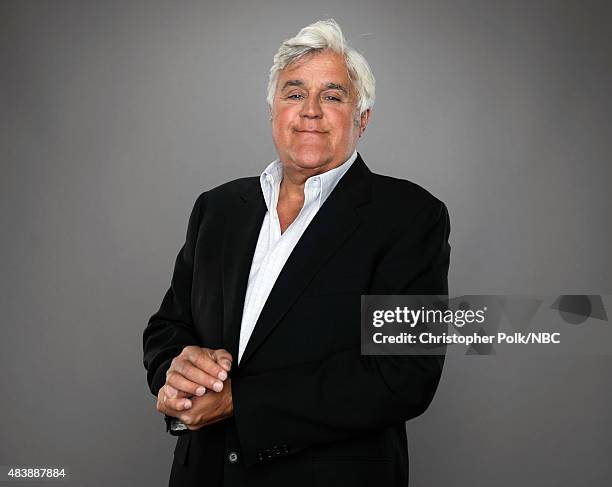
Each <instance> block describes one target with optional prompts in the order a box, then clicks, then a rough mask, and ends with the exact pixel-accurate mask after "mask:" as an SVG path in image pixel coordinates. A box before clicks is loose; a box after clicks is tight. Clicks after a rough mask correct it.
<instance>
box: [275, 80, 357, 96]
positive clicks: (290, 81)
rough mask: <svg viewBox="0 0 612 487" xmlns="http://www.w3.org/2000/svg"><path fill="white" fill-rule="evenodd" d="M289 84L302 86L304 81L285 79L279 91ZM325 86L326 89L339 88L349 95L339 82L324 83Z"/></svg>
mask: <svg viewBox="0 0 612 487" xmlns="http://www.w3.org/2000/svg"><path fill="white" fill-rule="evenodd" d="M290 86H304V82H303V81H302V80H301V79H290V80H287V81H285V83H284V84H283V87H282V89H281V91H284V90H285V89H286V88H288V87H290ZM325 88H326V89H328V90H340V91H342V92H343V93H344V94H345V95H347V96H349V91H348V90H347V89H346V88H345V87H344V86H342V85H341V84H338V83H327V84H326V85H325Z"/></svg>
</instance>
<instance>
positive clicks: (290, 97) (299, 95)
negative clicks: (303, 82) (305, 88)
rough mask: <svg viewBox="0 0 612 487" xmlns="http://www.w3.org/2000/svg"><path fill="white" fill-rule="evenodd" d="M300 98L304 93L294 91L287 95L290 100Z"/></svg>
mask: <svg viewBox="0 0 612 487" xmlns="http://www.w3.org/2000/svg"><path fill="white" fill-rule="evenodd" d="M300 98H302V95H301V94H299V93H294V94H293V95H289V96H288V97H287V99H288V100H299V99H300Z"/></svg>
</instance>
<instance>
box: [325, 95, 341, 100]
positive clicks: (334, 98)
mask: <svg viewBox="0 0 612 487" xmlns="http://www.w3.org/2000/svg"><path fill="white" fill-rule="evenodd" d="M325 99H326V100H329V101H341V100H340V98H338V97H337V96H334V95H327V96H326V97H325Z"/></svg>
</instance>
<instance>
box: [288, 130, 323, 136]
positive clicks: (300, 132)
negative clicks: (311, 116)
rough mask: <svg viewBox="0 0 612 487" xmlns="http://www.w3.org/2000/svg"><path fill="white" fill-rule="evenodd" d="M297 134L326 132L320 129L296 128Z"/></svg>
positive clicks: (321, 133)
mask: <svg viewBox="0 0 612 487" xmlns="http://www.w3.org/2000/svg"><path fill="white" fill-rule="evenodd" d="M296 132H297V133H298V134H320V135H323V134H326V133H327V132H323V131H321V130H296Z"/></svg>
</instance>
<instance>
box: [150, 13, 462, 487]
mask: <svg viewBox="0 0 612 487" xmlns="http://www.w3.org/2000/svg"><path fill="white" fill-rule="evenodd" d="M268 103H269V105H270V113H271V122H272V137H273V140H274V144H275V146H276V150H277V152H278V156H279V159H278V160H277V161H275V162H273V163H272V164H270V165H269V166H268V167H267V168H266V170H265V171H264V172H263V174H262V175H261V177H260V178H244V179H239V180H236V181H232V182H230V183H227V184H224V185H222V186H219V187H217V188H215V189H212V190H210V191H207V192H205V193H203V194H202V195H200V197H199V198H198V199H197V201H196V203H195V206H194V209H193V211H192V213H191V217H190V219H189V225H188V229H187V238H186V242H185V245H184V246H183V248H182V249H181V251H180V252H179V254H178V257H177V260H176V265H175V269H174V275H173V278H172V284H171V287H170V289H169V290H168V292H167V294H166V296H165V297H164V300H163V302H162V305H161V308H160V310H159V311H158V312H157V313H156V314H155V315H153V316H152V317H151V319H150V321H149V324H148V326H147V328H146V330H145V332H144V362H145V367H146V369H147V372H148V375H147V378H148V383H149V386H150V388H151V391H152V392H153V394H154V395H156V396H157V408H158V410H159V411H160V412H162V413H164V414H165V415H166V417H167V418H175V419H176V420H175V423H174V424H180V423H178V422H177V421H178V420H180V421H181V422H182V424H184V425H185V426H186V428H187V429H186V430H185V432H186V434H183V435H182V436H180V437H179V438H178V441H177V445H176V449H175V456H174V462H173V466H172V472H171V477H170V484H171V485H176V486H179V485H180V486H191V485H194V486H195V485H206V486H222V485H223V486H242V485H247V486H259V485H261V486H263V485H266V486H288V485H291V486H302V485H303V486H313V485H315V486H316V485H347V486H348V485H350V486H356V485H376V486H387V485H388V486H396V485H397V486H399V485H403V486H405V485H406V484H407V482H408V456H407V445H406V433H405V421H406V420H408V419H410V418H413V417H415V416H418V415H419V414H421V413H422V412H423V411H424V410H425V409H426V408H427V406H428V405H429V403H430V401H431V399H432V397H433V395H434V392H435V390H436V387H437V384H438V381H439V378H440V374H441V371H442V362H443V360H442V357H438V356H427V357H425V356H362V355H360V295H361V294H402V293H405V294H446V292H447V272H448V264H449V252H450V250H449V245H448V242H447V240H448V234H449V222H448V214H447V211H446V208H445V206H444V204H443V203H441V202H440V201H439V200H437V199H436V198H434V197H433V196H432V195H431V194H429V193H428V192H427V191H425V190H424V189H422V188H420V187H419V186H417V185H415V184H412V183H410V182H408V181H404V180H399V179H394V178H389V177H385V176H379V175H376V174H373V173H371V172H370V170H369V169H368V168H367V166H366V165H365V163H364V161H363V160H362V158H361V156H360V155H359V154H358V153H357V152H356V146H357V141H358V139H359V138H360V137H361V135H362V134H363V132H364V130H365V129H366V126H367V124H368V121H369V118H370V111H371V107H372V105H373V103H374V77H373V76H372V73H371V71H370V68H369V66H368V64H367V62H366V60H365V59H364V58H363V56H361V55H360V54H358V53H357V52H356V51H354V50H353V49H351V48H350V47H348V46H347V43H346V41H345V40H344V38H343V36H342V32H341V30H340V28H339V26H338V25H337V23H336V22H335V21H333V20H328V21H321V22H316V23H314V24H312V25H310V26H308V27H305V28H304V29H302V30H301V31H300V32H299V33H298V35H297V36H296V37H294V38H292V39H289V40H287V41H285V42H284V43H283V44H282V45H281V47H280V48H279V51H278V52H277V54H276V56H275V57H274V65H273V67H272V69H271V71H270V82H269V89H268Z"/></svg>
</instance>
